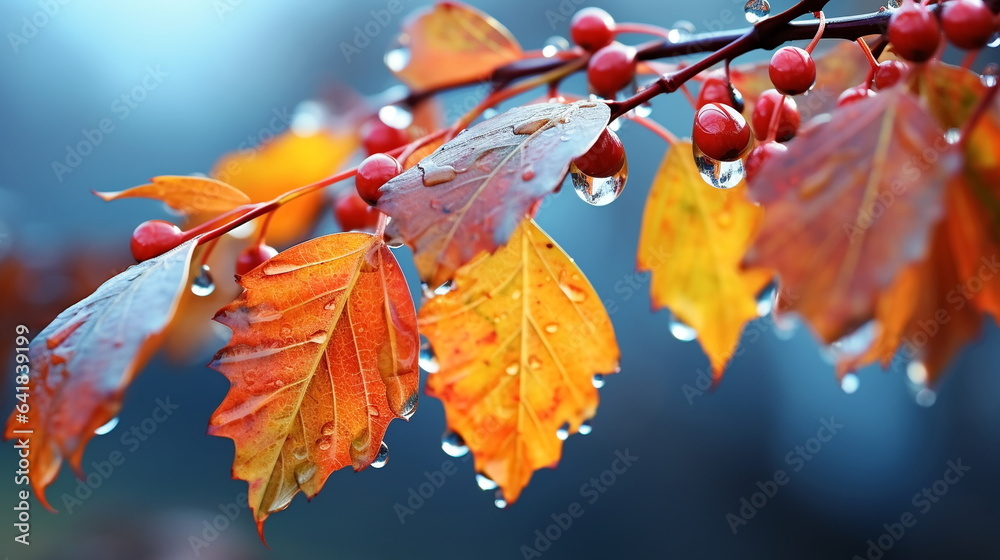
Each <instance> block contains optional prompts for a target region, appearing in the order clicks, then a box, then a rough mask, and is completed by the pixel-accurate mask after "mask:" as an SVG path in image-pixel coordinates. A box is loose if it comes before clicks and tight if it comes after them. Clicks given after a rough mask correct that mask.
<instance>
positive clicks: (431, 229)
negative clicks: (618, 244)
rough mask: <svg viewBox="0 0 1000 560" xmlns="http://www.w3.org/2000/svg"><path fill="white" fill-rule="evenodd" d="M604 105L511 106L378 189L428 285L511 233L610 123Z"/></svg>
mask: <svg viewBox="0 0 1000 560" xmlns="http://www.w3.org/2000/svg"><path fill="white" fill-rule="evenodd" d="M609 115H610V110H609V109H608V106H607V105H606V104H604V103H599V102H593V101H580V102H576V103H572V104H568V105H562V104H558V103H541V104H538V105H529V106H526V107H518V108H515V109H511V110H510V111H507V112H506V113H503V114H502V115H499V116H497V117H494V118H492V119H489V120H487V121H484V122H482V123H480V124H478V125H476V126H474V127H472V128H471V129H469V130H467V131H465V132H463V133H462V134H459V136H458V137H457V138H455V139H454V140H452V141H451V142H448V143H447V144H445V145H444V146H442V147H441V148H439V149H438V150H437V151H435V152H434V153H433V154H431V155H430V156H428V157H426V158H424V159H423V160H421V162H420V163H419V164H417V165H416V166H414V167H411V168H410V169H408V170H406V171H405V172H403V174H401V175H399V176H398V177H396V178H395V179H393V180H392V181H389V183H387V184H386V185H385V186H384V187H382V192H383V195H382V198H381V199H379V203H378V209H379V210H381V211H382V212H384V213H386V214H388V215H389V216H391V217H392V218H393V220H392V222H391V223H390V224H389V228H390V230H391V231H392V232H393V233H394V234H399V235H400V236H402V238H403V239H404V240H405V241H406V243H407V244H409V245H410V246H411V247H413V249H414V251H415V253H416V254H415V256H414V260H415V261H416V265H417V270H418V271H419V272H420V277H421V278H422V279H423V280H424V281H425V282H427V283H429V284H432V285H434V286H438V285H440V284H443V283H444V282H445V281H447V280H448V279H450V278H451V277H452V276H453V275H454V273H455V270H457V269H458V267H460V266H462V265H464V264H466V263H468V262H469V261H471V260H472V259H473V258H475V257H476V256H477V255H478V254H479V253H481V252H487V253H492V252H493V251H495V250H496V249H497V248H498V247H500V246H502V245H503V244H505V243H506V242H507V240H508V239H509V238H510V235H511V233H512V232H513V231H514V228H516V227H517V225H518V224H519V223H520V222H521V219H522V218H523V217H524V216H525V214H527V213H528V212H529V209H531V207H532V206H533V205H534V204H535V203H536V202H538V201H539V200H541V199H542V197H544V196H545V195H547V194H549V193H551V192H553V191H554V190H556V188H558V187H559V185H560V183H562V181H563V178H564V177H565V176H566V172H567V171H568V170H569V165H570V162H571V161H572V160H573V158H575V157H577V156H580V155H582V154H583V153H585V152H586V151H587V149H588V148H590V146H591V145H592V144H593V143H594V141H595V140H596V139H597V136H598V134H600V132H601V131H602V130H603V129H604V127H605V126H607V124H608V117H609Z"/></svg>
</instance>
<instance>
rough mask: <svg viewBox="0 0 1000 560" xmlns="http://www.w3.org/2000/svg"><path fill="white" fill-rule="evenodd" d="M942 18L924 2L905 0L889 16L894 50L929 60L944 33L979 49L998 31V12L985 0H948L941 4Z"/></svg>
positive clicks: (968, 47)
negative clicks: (995, 12) (994, 12)
mask: <svg viewBox="0 0 1000 560" xmlns="http://www.w3.org/2000/svg"><path fill="white" fill-rule="evenodd" d="M939 15H940V21H939V18H938V17H937V16H936V15H935V14H934V13H933V12H931V10H930V9H929V8H928V7H927V5H926V4H925V3H922V2H921V3H918V2H915V1H914V0H904V2H903V5H902V6H900V7H899V9H898V10H896V11H895V13H893V14H892V17H890V18H889V33H888V35H889V42H890V43H892V49H893V52H895V53H896V55H898V56H899V57H900V58H903V59H905V60H908V61H910V62H918V63H919V62H926V61H928V60H930V59H931V58H932V57H934V55H935V54H937V52H938V50H939V48H940V47H941V37H942V33H943V35H944V37H945V38H946V39H947V40H948V42H949V43H951V44H952V45H954V46H956V47H958V48H960V49H964V50H970V51H972V50H979V49H982V48H983V47H985V46H986V44H987V43H988V42H989V41H990V38H991V37H993V35H994V34H995V33H996V32H997V26H998V21H997V16H995V15H994V14H993V12H992V11H990V9H989V7H987V6H986V4H985V3H984V2H983V0H949V1H947V2H943V3H942V4H941V9H940V11H939Z"/></svg>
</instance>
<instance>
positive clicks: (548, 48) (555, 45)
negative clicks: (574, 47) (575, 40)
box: [542, 35, 570, 58]
mask: <svg viewBox="0 0 1000 560" xmlns="http://www.w3.org/2000/svg"><path fill="white" fill-rule="evenodd" d="M569 49H570V44H569V41H568V40H566V38H565V37H561V36H559V35H553V36H552V37H549V38H548V39H546V40H545V46H544V47H542V56H544V57H546V58H552V57H553V56H555V55H557V54H559V51H568V50H569Z"/></svg>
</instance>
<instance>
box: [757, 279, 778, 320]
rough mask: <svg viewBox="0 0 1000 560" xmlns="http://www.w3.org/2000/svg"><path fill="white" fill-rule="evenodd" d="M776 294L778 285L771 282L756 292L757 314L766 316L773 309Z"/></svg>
mask: <svg viewBox="0 0 1000 560" xmlns="http://www.w3.org/2000/svg"><path fill="white" fill-rule="evenodd" d="M777 295H778V286H777V285H776V284H775V283H774V282H772V283H770V284H768V285H767V286H765V287H764V289H763V290H761V291H760V293H759V294H757V316H758V317H767V316H768V315H770V314H771V311H773V310H774V301H775V298H776V297H777Z"/></svg>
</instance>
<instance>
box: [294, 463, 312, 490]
mask: <svg viewBox="0 0 1000 560" xmlns="http://www.w3.org/2000/svg"><path fill="white" fill-rule="evenodd" d="M315 474H316V463H313V462H311V461H306V462H305V463H302V464H301V465H299V466H297V467H295V481H296V482H298V483H299V485H300V486H301V485H303V484H305V483H307V482H309V481H310V480H311V479H312V477H313V475H315Z"/></svg>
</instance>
